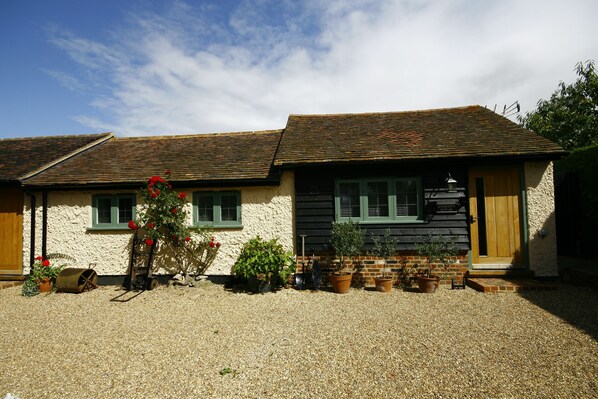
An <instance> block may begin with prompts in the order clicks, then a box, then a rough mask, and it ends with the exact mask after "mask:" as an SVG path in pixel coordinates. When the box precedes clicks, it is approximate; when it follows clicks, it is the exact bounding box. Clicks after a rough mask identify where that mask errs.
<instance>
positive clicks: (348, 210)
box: [339, 183, 360, 218]
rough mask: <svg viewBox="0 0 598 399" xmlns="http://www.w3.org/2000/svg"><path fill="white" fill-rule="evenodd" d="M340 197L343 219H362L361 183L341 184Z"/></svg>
mask: <svg viewBox="0 0 598 399" xmlns="http://www.w3.org/2000/svg"><path fill="white" fill-rule="evenodd" d="M339 197H340V207H341V209H340V211H341V217H344V218H351V217H360V211H359V183H340V184H339Z"/></svg>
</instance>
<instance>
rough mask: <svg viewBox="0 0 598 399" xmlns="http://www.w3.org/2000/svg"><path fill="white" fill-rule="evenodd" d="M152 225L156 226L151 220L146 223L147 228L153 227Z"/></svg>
mask: <svg viewBox="0 0 598 399" xmlns="http://www.w3.org/2000/svg"><path fill="white" fill-rule="evenodd" d="M154 227H156V225H155V224H153V223H152V222H149V223H148V224H147V228H148V229H153V228H154Z"/></svg>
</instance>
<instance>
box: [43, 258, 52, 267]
mask: <svg viewBox="0 0 598 399" xmlns="http://www.w3.org/2000/svg"><path fill="white" fill-rule="evenodd" d="M42 266H44V267H48V266H50V261H49V260H48V259H44V260H43V261H42Z"/></svg>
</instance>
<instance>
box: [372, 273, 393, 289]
mask: <svg viewBox="0 0 598 399" xmlns="http://www.w3.org/2000/svg"><path fill="white" fill-rule="evenodd" d="M374 280H375V281H376V289H377V290H378V291H380V292H392V282H393V281H392V277H375V278H374Z"/></svg>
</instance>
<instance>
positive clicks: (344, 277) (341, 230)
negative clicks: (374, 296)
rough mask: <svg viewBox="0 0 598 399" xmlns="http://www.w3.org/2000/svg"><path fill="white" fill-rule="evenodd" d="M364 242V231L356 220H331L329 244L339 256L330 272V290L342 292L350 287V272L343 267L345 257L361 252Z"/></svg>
mask: <svg viewBox="0 0 598 399" xmlns="http://www.w3.org/2000/svg"><path fill="white" fill-rule="evenodd" d="M364 242H365V232H364V231H363V230H362V229H360V228H359V225H358V224H357V223H356V222H353V221H351V220H350V221H348V222H332V238H331V240H330V244H331V245H332V247H333V248H334V251H335V252H336V255H337V256H338V258H339V262H338V266H337V268H336V270H335V271H334V272H333V273H331V274H330V284H331V285H332V290H333V291H334V292H336V293H339V294H343V293H345V292H348V291H349V288H350V287H351V278H352V276H353V274H352V272H351V271H349V270H347V269H345V258H349V261H350V263H352V262H351V261H352V258H353V257H354V256H357V255H359V254H360V253H361V248H362V247H363V244H364Z"/></svg>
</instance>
